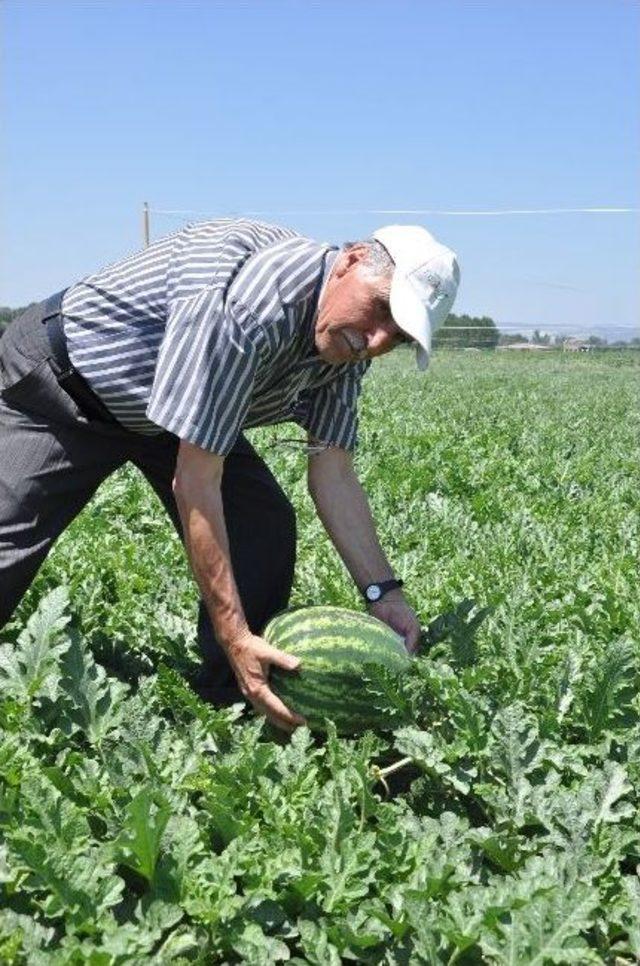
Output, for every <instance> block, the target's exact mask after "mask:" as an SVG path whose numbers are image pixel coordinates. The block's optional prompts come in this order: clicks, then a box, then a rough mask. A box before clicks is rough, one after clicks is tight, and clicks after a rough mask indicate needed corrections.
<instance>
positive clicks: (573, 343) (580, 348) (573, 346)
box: [562, 337, 593, 352]
mask: <svg viewBox="0 0 640 966" xmlns="http://www.w3.org/2000/svg"><path fill="white" fill-rule="evenodd" d="M562 348H563V349H565V350H566V351H567V352H591V350H592V349H593V346H592V345H590V344H589V343H588V342H585V341H584V339H578V338H575V337H574V338H571V339H565V340H564V342H563V343H562Z"/></svg>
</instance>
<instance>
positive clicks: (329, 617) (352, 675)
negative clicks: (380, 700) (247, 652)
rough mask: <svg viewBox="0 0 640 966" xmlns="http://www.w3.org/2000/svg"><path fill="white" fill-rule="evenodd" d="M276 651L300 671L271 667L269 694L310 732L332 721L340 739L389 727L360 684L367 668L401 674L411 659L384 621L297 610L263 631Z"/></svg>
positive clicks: (337, 611)
mask: <svg viewBox="0 0 640 966" xmlns="http://www.w3.org/2000/svg"><path fill="white" fill-rule="evenodd" d="M262 636H263V637H264V639H265V640H266V641H268V642H269V644H271V645H272V646H273V647H277V648H278V650H281V651H286V652H287V653H288V654H294V655H295V656H296V657H299V658H300V661H301V668H300V670H299V671H285V670H283V669H281V668H277V667H275V666H274V665H272V669H271V688H272V690H273V691H274V692H275V693H276V694H277V695H278V697H280V698H281V699H282V701H284V703H285V704H286V705H287V707H288V708H290V709H291V710H292V711H296V712H297V713H298V714H301V715H302V716H303V717H304V718H305V719H306V721H307V723H308V725H309V727H310V728H311V730H312V731H325V730H326V723H325V719H326V718H329V719H331V720H332V721H333V722H334V724H335V726H336V729H337V731H338V733H339V734H357V733H359V732H362V731H365V730H367V729H371V730H381V729H384V728H385V727H389V726H390V722H389V720H388V717H387V715H386V714H385V713H384V712H383V711H380V710H379V709H377V708H376V707H375V705H374V703H373V701H372V696H371V694H370V693H369V692H368V690H367V687H366V683H365V681H364V674H363V667H364V665H365V664H377V665H380V666H382V667H384V668H386V669H387V670H389V671H391V672H393V673H395V674H403V673H404V672H405V671H406V670H407V669H408V667H409V664H410V662H411V659H410V657H409V655H408V653H407V650H406V648H405V645H404V641H403V639H402V638H401V637H400V636H399V635H398V634H396V633H395V631H392V630H391V628H390V627H388V626H387V625H386V624H383V623H382V621H379V620H377V619H376V618H375V617H371V616H370V615H369V614H362V613H358V612H356V611H350V610H346V609H345V608H343V607H333V606H318V607H301V608H299V609H298V610H294V611H285V612H284V613H282V614H279V615H277V616H276V617H274V618H273V619H272V620H271V621H270V622H269V623H268V624H267V626H266V627H265V629H264V631H263V635H262Z"/></svg>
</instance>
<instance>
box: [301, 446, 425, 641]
mask: <svg viewBox="0 0 640 966" xmlns="http://www.w3.org/2000/svg"><path fill="white" fill-rule="evenodd" d="M307 483H308V487H309V493H310V494H311V497H312V499H313V502H314V503H315V506H316V510H317V511H318V516H319V517H320V519H321V520H322V523H323V524H324V527H325V529H326V531H327V533H328V534H329V536H330V537H331V540H332V541H333V544H334V546H335V548H336V550H337V551H338V553H339V554H340V556H341V557H342V559H343V561H344V563H345V566H346V567H347V570H348V571H349V573H350V574H351V576H352V577H353V579H354V581H355V583H356V584H357V585H358V587H360V588H361V589H362V588H364V587H366V586H367V584H370V583H373V582H374V581H375V582H377V581H381V580H387V579H389V578H391V577H393V576H394V574H393V571H392V569H391V565H390V564H389V561H388V560H387V558H386V556H385V554H384V551H383V549H382V547H381V546H380V541H379V540H378V536H377V533H376V529H375V524H374V522H373V517H372V516H371V510H370V508H369V503H368V500H367V497H366V494H365V492H364V490H363V489H362V486H361V485H360V482H359V480H358V478H357V476H356V474H355V472H354V469H353V461H352V458H351V454H350V453H348V452H347V451H346V450H343V449H340V448H339V447H335V446H333V447H329V448H328V449H324V450H322V451H320V452H316V453H314V454H313V455H310V456H309V463H308V471H307ZM369 610H370V611H371V613H372V614H373V615H374V616H375V617H378V618H379V619H380V620H382V621H384V622H385V623H386V624H388V625H389V626H390V627H392V628H393V629H394V630H396V631H397V632H398V633H399V634H402V635H403V637H404V638H405V643H406V645H407V649H408V650H409V651H411V652H414V651H415V650H416V648H417V645H418V640H419V637H420V625H419V622H418V619H417V617H416V615H415V613H414V611H413V610H412V608H411V607H409V605H408V604H407V602H406V600H405V599H404V595H403V594H402V591H401V590H400V589H397V590H392V591H390V592H389V593H388V594H385V596H384V598H383V600H381V601H380V602H379V603H377V604H370V605H369Z"/></svg>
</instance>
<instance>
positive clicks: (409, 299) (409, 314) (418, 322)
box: [389, 271, 431, 372]
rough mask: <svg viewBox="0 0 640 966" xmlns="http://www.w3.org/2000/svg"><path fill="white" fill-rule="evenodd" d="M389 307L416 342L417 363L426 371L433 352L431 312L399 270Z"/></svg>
mask: <svg viewBox="0 0 640 966" xmlns="http://www.w3.org/2000/svg"><path fill="white" fill-rule="evenodd" d="M389 308H390V309H391V315H392V316H393V320H394V322H395V323H396V325H398V326H399V327H400V328H401V329H402V331H403V332H406V334H407V335H408V336H410V337H411V338H412V339H413V340H414V341H415V342H416V364H417V366H418V369H420V370H421V371H422V372H424V370H425V369H426V368H427V367H428V365H429V355H430V353H431V322H430V319H429V313H428V311H427V309H426V306H425V305H424V304H423V303H422V302H421V301H420V298H419V297H418V295H417V293H416V291H415V289H414V287H413V286H412V285H411V283H410V282H409V281H408V280H407V279H406V278H405V277H404V276H403V275H402V274H401V273H400V272H397V271H396V272H394V275H393V278H392V280H391V290H390V292H389Z"/></svg>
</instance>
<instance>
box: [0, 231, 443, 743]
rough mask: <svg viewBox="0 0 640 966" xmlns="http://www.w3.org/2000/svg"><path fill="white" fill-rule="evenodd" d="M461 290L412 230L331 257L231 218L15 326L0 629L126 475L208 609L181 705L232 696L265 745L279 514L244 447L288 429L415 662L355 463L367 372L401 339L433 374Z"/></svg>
mask: <svg viewBox="0 0 640 966" xmlns="http://www.w3.org/2000/svg"><path fill="white" fill-rule="evenodd" d="M458 281H459V271H458V266H457V262H456V259H455V256H454V254H453V252H451V251H450V250H449V249H448V248H446V247H445V246H443V245H441V244H439V243H438V242H436V241H435V239H434V238H433V237H432V236H431V235H430V234H429V233H428V232H427V231H426V230H425V229H423V228H420V227H415V226H390V227H386V228H382V229H380V230H379V231H377V232H375V234H374V236H373V238H372V239H369V240H367V241H364V242H357V243H349V244H347V245H345V246H344V247H343V248H342V249H340V250H338V249H336V248H333V247H331V246H329V245H324V244H319V243H317V242H315V241H311V240H310V239H308V238H304V237H301V236H300V235H298V234H296V233H295V232H293V231H290V230H288V229H284V228H280V227H276V226H273V225H267V224H263V223H259V222H252V221H247V220H230V219H225V220H222V221H215V222H207V223H203V224H196V225H190V226H188V227H186V228H184V229H183V230H181V231H178V232H177V233H175V234H173V235H171V236H169V237H166V238H163V239H161V240H160V241H158V242H156V243H155V244H153V245H151V246H150V247H149V248H147V249H145V250H144V251H142V252H140V253H138V254H136V255H133V256H131V257H130V258H126V259H124V260H122V261H120V262H118V263H116V264H114V265H111V266H110V267H108V268H106V269H104V270H103V271H100V272H98V273H96V274H95V275H91V276H89V277H88V278H85V279H84V280H83V281H81V282H79V283H78V284H76V285H73V286H72V287H70V288H68V289H67V290H66V291H65V292H63V293H60V295H58V296H54V297H53V298H51V299H48V300H47V301H46V302H43V303H40V304H39V305H36V306H34V307H32V308H31V309H29V310H28V311H27V312H25V313H23V315H22V316H20V318H18V319H17V320H16V321H15V322H14V323H13V324H12V325H11V326H10V327H9V329H8V330H7V332H6V333H5V334H4V336H3V338H2V340H1V341H0V389H1V395H0V627H1V626H3V625H4V624H5V623H6V622H7V621H8V620H9V618H10V616H11V614H12V613H13V611H14V609H15V607H16V606H17V604H18V602H19V601H20V599H21V597H22V596H23V595H24V593H25V591H26V590H27V588H28V586H29V585H30V583H31V581H32V580H33V577H34V576H35V574H36V572H37V570H38V568H39V566H40V564H41V563H42V561H43V560H44V558H45V557H46V555H47V552H48V550H49V548H50V547H51V545H52V543H53V542H54V540H55V539H56V538H57V537H58V535H59V534H60V533H61V532H62V530H63V529H64V528H65V527H66V526H67V525H68V524H69V522H70V521H71V520H72V519H73V518H74V516H76V514H77V513H78V512H79V511H80V510H81V509H82V507H83V506H84V505H85V504H86V503H87V501H88V500H89V499H90V498H91V496H92V494H93V493H94V492H95V490H96V489H97V487H98V486H99V484H100V483H101V482H102V481H103V480H104V479H105V478H106V477H107V476H109V475H110V474H111V473H112V472H113V471H114V470H116V469H117V468H118V467H119V466H122V465H123V464H124V463H126V462H127V461H130V462H132V463H133V464H134V465H136V466H137V467H138V468H139V469H140V470H141V471H142V473H143V474H144V475H145V476H146V478H147V480H148V481H149V483H150V484H151V486H152V487H153V488H154V489H155V491H156V493H157V494H158V496H159V497H160V499H161V500H162V502H163V504H164V506H165V507H166V509H167V511H168V513H169V515H170V516H171V519H172V520H173V522H174V525H175V526H176V528H177V529H178V532H179V533H180V536H181V537H182V539H183V540H184V543H185V547H186V551H187V554H188V558H189V561H190V564H191V568H192V570H193V574H194V577H195V579H196V581H197V584H198V587H199V590H200V594H201V597H202V601H201V605H200V614H199V624H198V639H199V645H200V648H201V651H202V655H203V664H202V668H201V670H200V672H199V675H198V678H197V681H196V689H197V690H198V691H199V693H200V694H201V695H202V696H203V697H205V698H206V699H208V700H211V701H213V702H215V703H225V702H229V701H233V700H238V699H239V698H240V695H243V696H244V697H245V698H247V699H248V700H249V701H251V703H252V704H253V705H254V707H255V708H256V709H257V710H258V711H260V712H262V713H264V714H266V715H267V717H268V718H269V719H270V720H271V721H272V722H273V723H274V724H276V725H278V726H280V727H281V728H284V729H287V730H290V729H292V728H294V727H295V726H296V725H297V724H300V723H301V720H302V719H300V718H299V717H298V716H297V715H295V714H293V713H292V712H291V711H290V710H289V709H287V708H286V707H285V705H284V704H283V703H282V702H281V701H280V700H279V699H278V698H277V697H276V695H275V694H274V693H273V692H272V691H271V690H270V688H269V685H268V673H269V667H270V665H271V664H275V665H278V666H280V667H285V668H290V669H294V668H295V667H296V661H295V660H294V659H293V658H291V657H290V656H288V655H286V654H284V653H283V652H281V651H278V650H276V649H275V648H273V647H270V646H269V645H268V644H267V643H266V642H265V641H264V640H262V638H261V637H260V636H259V634H260V630H261V628H262V627H263V626H264V624H265V623H266V621H267V620H268V619H269V618H270V617H271V616H272V615H273V614H274V613H276V612H277V611H278V610H281V609H282V608H284V607H285V606H286V605H287V602H288V599H289V593H290V590H291V584H292V579H293V569H294V562H295V517H294V513H293V510H292V507H291V505H290V503H289V501H288V500H287V499H286V497H285V495H284V494H283V492H282V490H281V489H280V487H279V486H278V484H277V482H276V480H275V479H274V477H273V476H272V474H271V473H270V471H269V469H268V468H267V466H266V464H265V463H264V462H263V461H262V459H261V458H260V457H259V456H258V454H257V453H256V452H255V450H254V449H253V448H252V447H251V446H250V444H249V443H248V442H247V440H246V439H245V438H244V436H243V431H244V430H245V429H247V428H249V427H252V426H261V425H267V424H272V423H278V422H283V421H288V420H293V421H295V422H297V423H298V424H299V425H300V426H302V427H303V428H304V429H305V430H306V432H307V434H308V440H309V462H308V484H309V490H310V493H311V495H312V497H313V500H314V502H315V505H316V508H317V510H318V514H319V516H320V518H321V520H322V522H323V524H324V526H325V527H326V529H327V531H328V533H329V535H330V537H331V539H332V540H333V542H334V544H335V546H336V548H337V550H338V552H339V553H340V555H341V557H342V559H343V561H344V563H345V565H346V566H347V568H348V570H349V572H350V574H351V576H352V577H353V579H354V581H355V582H356V584H357V586H358V587H359V588H360V590H361V591H362V593H363V595H364V599H365V601H366V603H367V606H368V607H369V609H370V612H371V613H372V614H374V615H375V616H376V617H378V618H379V619H381V620H383V621H385V622H386V623H387V624H388V625H389V626H391V627H393V628H395V630H397V631H398V632H399V633H401V634H402V635H403V636H404V638H405V641H406V646H407V648H408V650H409V651H413V650H414V649H415V647H416V644H417V640H418V634H419V626H418V621H417V618H416V615H415V613H414V611H413V610H412V609H411V607H410V606H409V605H408V604H407V602H406V601H405V599H404V596H403V594H402V591H401V581H399V580H396V579H395V578H394V574H393V570H392V567H391V565H390V564H389V562H388V560H387V558H386V557H385V555H384V553H383V551H382V549H381V547H380V544H379V541H378V539H377V537H376V532H375V528H374V524H373V520H372V517H371V513H370V511H369V507H368V504H367V500H366V497H365V495H364V492H363V490H362V488H361V487H360V484H359V483H358V480H357V478H356V476H355V473H354V470H353V466H352V455H351V454H352V451H353V449H354V447H355V445H356V407H357V399H358V395H359V391H360V382H361V378H362V376H363V375H364V373H365V371H366V370H367V368H368V366H369V364H370V360H371V359H372V358H373V357H375V356H378V355H383V354H384V353H386V352H389V351H390V350H391V349H393V348H394V347H395V346H397V345H399V344H401V343H402V342H407V341H409V342H413V343H415V345H416V351H417V358H418V365H419V367H421V368H426V365H427V363H428V357H429V351H430V345H431V342H430V340H431V332H432V330H434V329H435V328H437V326H438V325H440V324H441V323H442V322H443V320H444V319H445V317H446V315H447V314H448V312H449V311H450V309H451V306H452V304H453V299H454V297H455V294H456V290H457V286H458Z"/></svg>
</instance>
